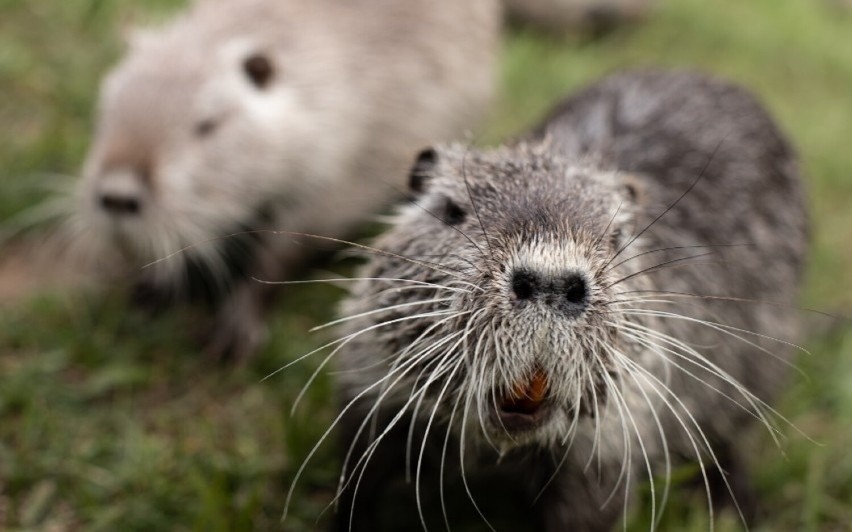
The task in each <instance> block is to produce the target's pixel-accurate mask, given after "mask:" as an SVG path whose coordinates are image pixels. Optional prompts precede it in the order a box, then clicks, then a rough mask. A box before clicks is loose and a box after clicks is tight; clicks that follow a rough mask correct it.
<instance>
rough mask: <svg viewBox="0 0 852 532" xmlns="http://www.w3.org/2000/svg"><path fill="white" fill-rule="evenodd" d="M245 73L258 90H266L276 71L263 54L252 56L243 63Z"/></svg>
mask: <svg viewBox="0 0 852 532" xmlns="http://www.w3.org/2000/svg"><path fill="white" fill-rule="evenodd" d="M243 71H244V72H245V73H246V76H248V78H249V80H250V81H251V82H252V84H253V85H254V86H255V87H257V88H258V89H264V88H266V86H267V85H269V82H270V81H272V77H273V76H274V75H275V69H274V68H273V67H272V61H270V60H269V58H268V57H267V56H265V55H263V54H252V55H250V56H248V57H247V58H246V59H245V61H243Z"/></svg>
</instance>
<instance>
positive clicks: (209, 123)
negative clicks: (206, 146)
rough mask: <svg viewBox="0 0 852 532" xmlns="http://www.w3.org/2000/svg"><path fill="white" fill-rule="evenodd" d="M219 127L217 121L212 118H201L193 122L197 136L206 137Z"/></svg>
mask: <svg viewBox="0 0 852 532" xmlns="http://www.w3.org/2000/svg"><path fill="white" fill-rule="evenodd" d="M217 127H219V122H218V121H217V120H214V119H212V118H208V119H207V120H202V121H200V122H198V123H197V124H195V134H196V135H198V136H199V137H207V136H209V135H210V134H211V133H213V132H214V131H216V128H217Z"/></svg>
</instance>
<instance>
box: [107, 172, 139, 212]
mask: <svg viewBox="0 0 852 532" xmlns="http://www.w3.org/2000/svg"><path fill="white" fill-rule="evenodd" d="M95 193H96V195H97V196H96V200H97V202H98V204H99V205H100V207H101V208H102V209H103V210H104V211H106V213H107V214H109V215H111V216H135V215H138V214H139V213H140V212H141V211H142V207H143V203H144V201H143V200H144V197H145V193H146V183H145V181H144V179H143V176H142V175H140V173H139V172H138V171H135V170H131V169H122V170H117V171H112V172H109V173H107V174H105V175H102V176H101V178H100V179H99V181H98V186H97V189H96V190H95Z"/></svg>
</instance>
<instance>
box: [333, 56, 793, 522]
mask: <svg viewBox="0 0 852 532" xmlns="http://www.w3.org/2000/svg"><path fill="white" fill-rule="evenodd" d="M410 187H411V191H412V193H413V194H414V196H415V202H414V204H412V205H410V206H407V207H405V208H403V209H402V211H401V212H400V213H399V215H398V217H397V218H396V220H395V222H394V223H393V225H392V227H391V228H390V229H389V230H388V231H387V233H385V234H384V235H383V236H381V237H379V238H378V240H377V241H376V242H375V244H374V245H373V247H374V249H376V250H378V251H376V252H375V257H374V258H373V259H372V260H371V262H369V263H368V264H367V265H366V266H365V267H364V268H363V269H362V271H360V272H359V274H358V277H359V278H361V279H362V280H361V281H358V282H357V283H356V286H355V288H354V290H353V294H352V295H351V296H350V297H349V298H348V300H347V301H346V302H345V304H344V307H343V309H344V311H343V315H344V318H342V319H341V320H340V321H341V322H343V323H344V324H345V325H344V329H343V334H342V335H341V340H340V341H339V345H338V350H337V352H336V353H335V354H334V357H335V361H336V362H337V365H338V369H339V370H340V371H339V372H338V374H337V375H338V386H339V392H340V400H341V413H340V418H339V419H338V421H339V423H340V429H341V430H342V442H343V450H344V460H343V463H344V471H343V472H342V474H341V478H340V487H341V489H340V492H339V500H338V527H339V528H340V529H341V530H348V529H350V527H351V529H353V530H382V529H388V530H391V529H403V528H401V527H402V526H404V525H403V524H401V523H400V522H397V521H395V519H397V518H400V520H401V521H405V522H406V525H405V526H417V527H419V526H421V525H422V526H423V527H428V528H429V529H432V528H443V527H444V522H445V521H446V523H447V526H449V527H451V528H452V529H456V528H458V525H459V524H460V523H467V522H472V523H474V525H473V526H477V524H478V526H479V527H481V528H483V529H484V528H485V525H486V523H488V524H490V525H491V526H493V527H494V528H496V529H497V530H549V531H566V530H577V531H596V530H609V529H610V528H612V527H613V526H614V524H615V523H616V521H617V520H618V519H619V518H620V517H621V516H622V515H623V512H624V511H625V508H626V506H627V504H628V502H629V500H630V499H631V498H632V497H633V495H635V492H636V489H635V488H636V486H637V485H644V486H646V487H645V488H644V489H648V488H647V486H648V485H647V484H643V483H644V482H646V481H647V479H648V477H649V476H653V477H657V478H658V479H665V481H666V482H665V483H663V482H662V481H658V482H657V483H656V484H651V485H650V486H651V487H650V490H651V499H652V501H653V504H654V506H653V508H652V509H651V513H652V514H653V516H654V522H652V523H649V525H650V526H652V527H653V526H654V524H655V523H656V519H657V518H659V515H660V513H661V512H662V509H663V506H664V504H665V500H666V496H667V494H668V490H669V483H668V481H669V478H670V474H671V470H672V469H671V468H672V467H674V464H676V463H677V462H682V461H683V460H691V461H695V462H697V463H698V464H700V471H701V473H700V475H701V476H700V481H701V483H702V484H704V485H706V490H707V496H708V499H710V500H711V501H712V502H715V503H717V506H718V504H719V503H725V502H728V503H729V502H732V501H734V502H735V503H736V505H737V506H736V507H735V508H736V509H738V510H739V513H740V516H741V517H742V518H743V519H744V520H745V521H746V522H748V521H749V520H750V519H751V518H752V517H753V515H754V514H753V510H754V504H753V503H754V500H753V497H752V494H751V490H750V488H749V482H748V476H747V471H746V469H745V466H744V464H743V460H742V459H743V456H742V451H743V449H742V442H743V441H744V434H743V429H744V428H745V427H746V426H748V425H749V424H753V423H754V422H755V421H757V422H758V423H759V424H763V425H766V427H767V428H768V429H769V430H770V431H775V430H776V429H775V428H774V425H773V424H774V422H775V416H774V411H773V410H772V409H771V407H770V406H769V403H770V402H771V400H772V398H773V397H774V396H775V395H776V394H777V392H778V391H779V388H780V386H781V385H782V383H783V382H784V374H785V372H786V369H787V366H788V364H789V361H790V359H791V354H792V353H791V352H792V349H791V345H790V344H788V343H787V342H788V341H790V340H792V339H794V338H795V336H796V321H797V320H796V318H797V310H796V309H795V307H794V305H795V302H796V295H797V292H798V288H799V286H800V280H801V277H802V269H803V261H804V257H805V253H806V249H807V240H808V238H807V215H806V211H805V201H804V198H803V192H802V186H801V183H800V178H799V171H798V167H797V160H796V156H795V155H794V152H793V150H792V149H791V147H790V145H789V144H788V142H787V140H785V138H784V136H783V135H782V133H781V132H780V131H779V129H778V128H777V127H776V125H775V123H774V122H773V121H772V119H771V118H770V117H769V116H768V115H767V113H766V112H765V111H764V109H763V108H762V106H761V105H760V104H759V103H758V102H757V101H756V100H755V98H753V97H752V96H751V95H750V94H749V93H748V92H746V91H744V90H743V89H741V88H738V87H736V86H733V85H730V84H728V83H726V82H723V81H719V80H717V79H714V78H712V77H708V76H705V75H700V74H695V73H687V72H660V71H639V72H631V73H625V74H618V75H614V76H612V77H609V78H606V79H604V80H603V81H601V82H599V83H596V84H594V85H592V86H591V87H589V88H586V89H585V90H582V91H580V92H578V93H577V94H576V95H574V96H572V97H570V98H568V99H567V100H566V101H564V102H563V103H562V104H561V105H559V106H558V107H557V108H556V110H555V111H554V112H553V113H552V115H551V116H550V117H549V118H548V119H547V120H546V121H545V122H544V123H543V124H542V125H541V126H539V127H538V128H537V129H536V130H535V131H534V132H533V133H532V134H531V135H529V136H527V137H526V138H525V139H523V140H521V141H519V142H517V143H514V144H512V145H508V146H503V147H499V148H496V149H493V150H479V149H473V148H468V147H465V146H460V145H447V146H443V147H440V148H437V149H435V150H427V151H424V152H423V153H422V154H421V155H420V157H419V158H418V160H417V164H416V165H415V166H414V169H413V170H412V173H411V176H410ZM347 316H348V317H347ZM460 457H463V459H461V460H460ZM404 479H407V480H408V483H405V482H404ZM400 508H402V509H403V510H399V509H400ZM394 509H397V511H396V512H395V511H394ZM396 514H399V515H396ZM386 520H390V521H387V522H386ZM391 521H392V522H393V525H391V524H389V522H391ZM504 522H507V523H508V522H511V523H512V524H511V525H503V523H504ZM498 525H500V526H498ZM463 527H464V525H462V529H464V528H463Z"/></svg>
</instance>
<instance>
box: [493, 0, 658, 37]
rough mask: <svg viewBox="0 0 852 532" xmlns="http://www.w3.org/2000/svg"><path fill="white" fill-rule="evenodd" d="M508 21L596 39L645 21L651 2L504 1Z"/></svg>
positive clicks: (588, 0)
mask: <svg viewBox="0 0 852 532" xmlns="http://www.w3.org/2000/svg"><path fill="white" fill-rule="evenodd" d="M504 4H505V5H506V12H507V14H508V16H509V18H511V19H515V20H518V21H520V22H524V23H528V24H530V25H533V26H536V27H538V28H543V29H546V30H550V31H552V32H555V33H569V34H572V35H584V34H585V35H588V36H599V35H602V34H604V33H607V32H609V31H611V30H613V29H615V28H618V27H619V26H622V25H624V24H626V23H630V22H633V21H636V20H639V19H642V18H644V17H647V16H648V15H649V13H650V12H651V11H653V8H654V1H653V0H504Z"/></svg>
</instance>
